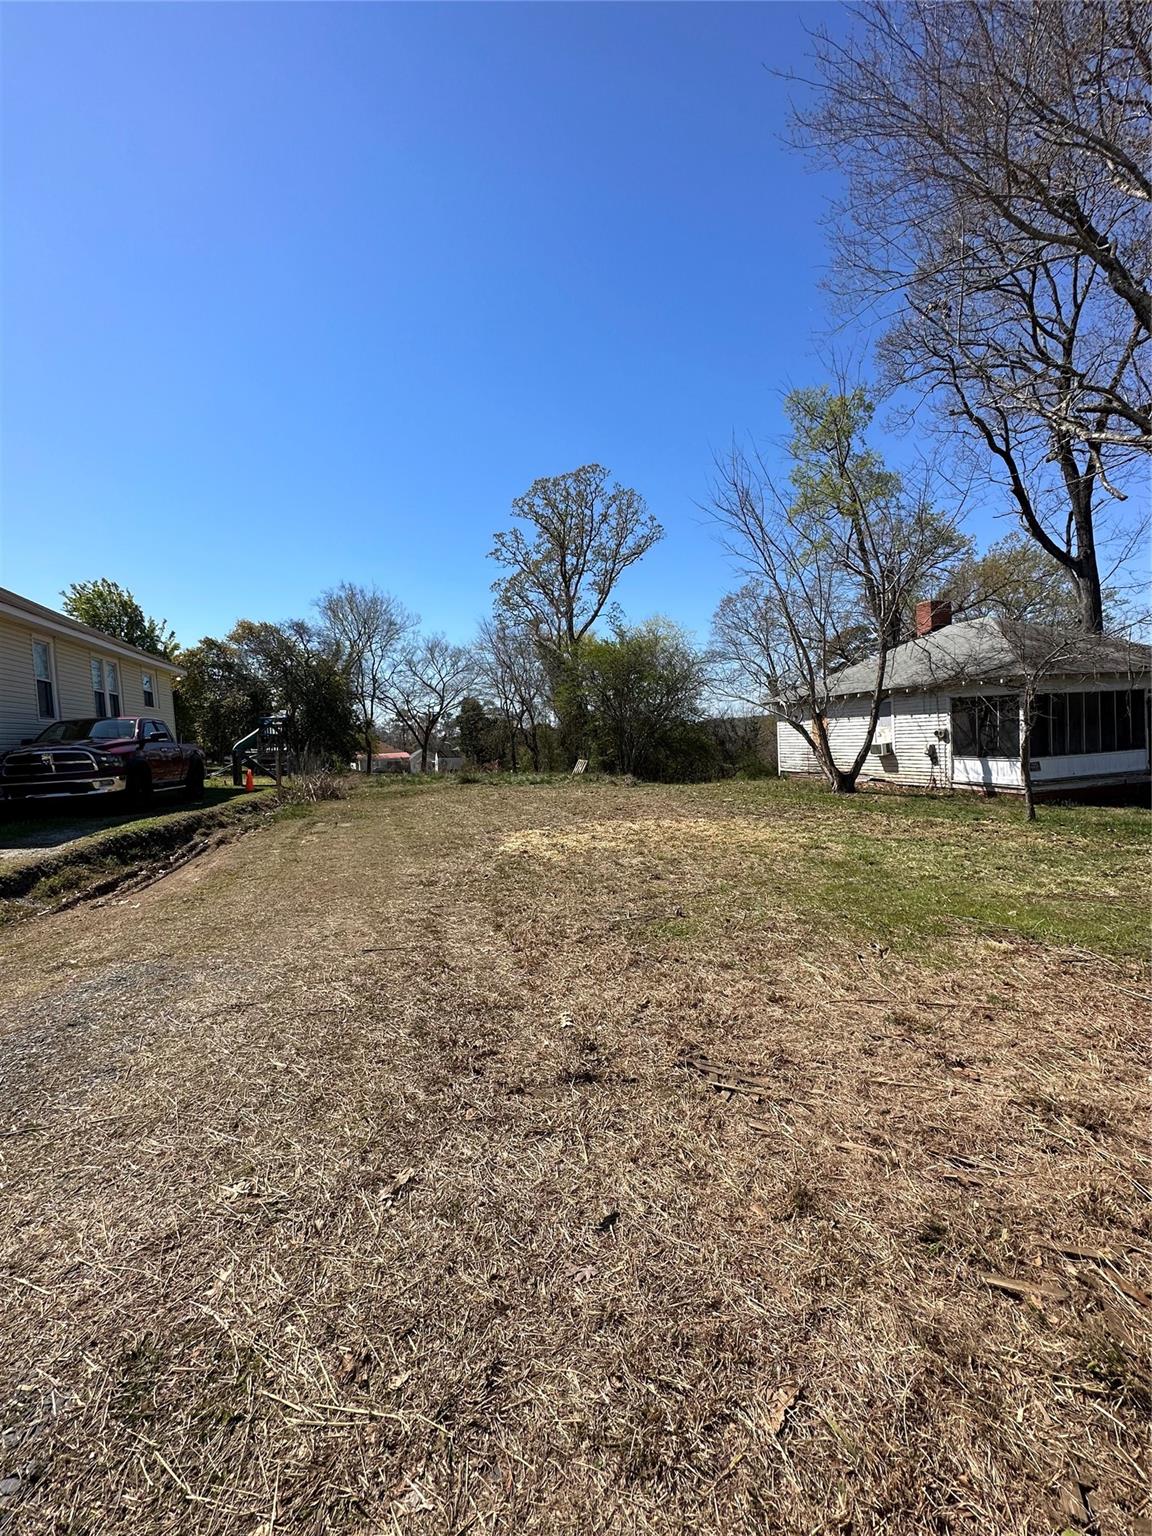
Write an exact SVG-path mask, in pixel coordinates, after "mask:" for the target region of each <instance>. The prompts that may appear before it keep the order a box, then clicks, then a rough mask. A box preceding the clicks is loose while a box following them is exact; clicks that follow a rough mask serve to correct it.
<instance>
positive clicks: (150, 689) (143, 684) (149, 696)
mask: <svg viewBox="0 0 1152 1536" xmlns="http://www.w3.org/2000/svg"><path fill="white" fill-rule="evenodd" d="M140 691H141V693H142V694H143V695H144V708H145V709H155V708H156V674H155V672H144V671H141V673H140Z"/></svg>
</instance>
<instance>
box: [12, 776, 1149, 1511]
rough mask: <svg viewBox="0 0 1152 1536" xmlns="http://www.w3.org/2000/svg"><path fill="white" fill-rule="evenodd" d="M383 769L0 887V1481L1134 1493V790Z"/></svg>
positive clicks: (1125, 1505) (440, 1506)
mask: <svg viewBox="0 0 1152 1536" xmlns="http://www.w3.org/2000/svg"><path fill="white" fill-rule="evenodd" d="M1041 818H1042V819H1041V821H1040V822H1039V824H1038V825H1037V826H1035V827H1032V828H1029V827H1026V826H1025V825H1024V824H1023V823H1022V821H1021V820H1020V819H1019V810H1018V808H1017V807H1015V806H1012V805H1009V804H1007V803H1003V802H992V803H987V802H979V801H951V800H949V801H945V800H939V801H936V800H911V799H909V800H896V799H893V798H887V797H881V796H878V795H877V796H860V797H858V798H855V799H849V800H842V801H841V800H832V799H830V798H829V797H828V796H826V795H824V794H823V793H821V792H819V791H816V790H813V789H810V788H807V787H796V786H791V785H782V784H778V783H774V782H763V783H749V784H724V785H702V786H690V787H682V786H629V785H624V784H614V783H609V782H597V781H595V780H592V779H589V780H586V781H584V782H580V781H575V782H574V781H570V780H560V781H548V780H546V779H541V780H539V781H537V782H526V781H521V782H518V783H515V784H512V783H509V782H507V781H501V780H495V779H492V780H489V779H484V780H481V781H480V782H476V783H460V782H455V781H452V780H445V781H434V780H433V781H421V780H408V779H405V780H397V781H388V782H383V781H382V782H380V783H378V784H371V785H363V786H358V787H357V789H356V791H355V792H354V794H353V795H352V797H351V798H350V799H348V800H346V801H341V802H329V803H323V804H320V805H317V806H315V807H312V808H310V810H309V812H308V814H305V815H302V816H299V817H296V816H287V817H282V818H280V819H275V820H272V819H269V821H268V822H267V824H266V825H264V826H263V829H262V830H260V831H259V832H257V833H254V834H253V835H251V836H248V837H245V838H244V839H243V841H241V842H237V843H222V844H221V845H219V846H217V847H214V848H212V849H211V850H210V851H209V852H208V853H206V854H205V855H204V856H203V857H202V858H200V859H198V860H196V861H194V862H192V863H189V864H186V865H185V866H184V867H182V868H180V869H179V870H177V871H176V872H174V873H173V874H171V875H169V876H168V877H167V878H165V879H163V880H161V881H159V882H157V883H155V884H153V885H151V886H149V887H147V888H144V889H141V890H139V891H135V892H132V893H131V894H130V896H129V897H128V898H126V899H122V900H121V899H116V900H112V901H110V902H109V903H108V904H107V905H105V906H102V907H95V906H91V905H89V906H80V907H75V908H73V909H72V910H70V911H67V912H63V913H59V914H56V915H53V916H51V917H48V918H44V919H37V920H34V921H28V922H22V923H19V924H15V925H13V926H12V927H10V928H9V929H7V930H5V931H4V932H2V933H0V945H2V946H3V953H2V955H0V965H2V967H3V973H4V976H5V982H6V985H5V989H4V996H3V999H2V1000H0V1055H2V1058H3V1060H4V1062H5V1082H6V1093H5V1095H4V1096H3V1099H2V1103H3V1109H2V1111H0V1148H2V1149H3V1159H4V1169H5V1176H6V1200H5V1202H4V1204H3V1206H2V1207H0V1274H2V1275H3V1277H4V1283H5V1285H6V1287H7V1291H8V1294H9V1296H10V1305H9V1307H8V1309H7V1312H6V1314H5V1324H4V1327H5V1344H6V1348H5V1350H4V1351H3V1353H2V1354H0V1375H2V1376H4V1377H5V1378H6V1379H5V1381H4V1382H3V1383H2V1384H0V1403H3V1404H4V1405H5V1406H4V1407H3V1410H2V1421H0V1430H2V1431H3V1438H2V1441H0V1446H2V1447H3V1455H4V1457H5V1460H4V1462H3V1463H2V1464H0V1501H3V1502H0V1522H2V1520H3V1518H4V1517H5V1516H8V1517H9V1518H10V1519H11V1520H12V1521H13V1522H14V1529H19V1530H20V1531H21V1532H22V1533H23V1532H28V1533H31V1536H58V1533H61V1532H63V1531H69V1532H72V1533H76V1536H79V1533H86V1536H87V1533H91V1536H95V1533H99V1536H160V1533H161V1532H165V1533H168V1532H176V1531H179V1532H182V1533H183V1532H192V1533H196V1536H200V1533H203V1536H223V1533H232V1532H241V1533H248V1536H256V1533H260V1536H281V1533H289V1532H293V1533H294V1532H300V1533H305V1532H307V1533H317V1536H319V1533H321V1532H324V1533H327V1532H339V1533H348V1536H368V1533H374V1532H377V1531H379V1532H388V1533H393V1532H395V1533H407V1532H411V1533H426V1536H449V1533H451V1536H465V1533H468V1536H480V1533H490V1536H504V1533H512V1532H515V1533H517V1536H521V1533H525V1536H610V1533H611V1536H617V1533H635V1536H685V1533H689V1532H691V1533H699V1536H704V1533H713V1532H724V1533H725V1536H728V1533H738V1536H753V1533H755V1536H766V1533H768V1532H771V1533H772V1536H801V1533H803V1536H813V1533H828V1536H832V1533H835V1536H926V1533H930V1536H1040V1533H1049V1532H1051V1533H1061V1532H1064V1531H1067V1530H1071V1531H1079V1532H1084V1533H1089V1532H1091V1533H1095V1536H1130V1533H1132V1532H1133V1531H1135V1530H1137V1529H1139V1528H1140V1527H1139V1524H1138V1522H1139V1520H1140V1519H1142V1518H1143V1517H1144V1515H1145V1513H1146V1503H1145V1489H1144V1485H1143V1457H1144V1452H1145V1448H1146V1428H1147V1421H1148V1414H1149V1411H1150V1408H1152V1379H1150V1377H1149V1373H1148V1369H1147V1361H1146V1352H1145V1349H1144V1341H1145V1340H1146V1337H1147V1330H1148V1320H1149V1309H1150V1307H1152V1301H1150V1298H1149V1291H1150V1289H1152V1223H1150V1221H1149V1216H1148V1198H1149V1184H1150V1175H1149V1165H1148V1158H1147V1145H1146V1143H1147V1137H1146V1129H1147V1123H1148V1120H1147V1117H1148V1110H1149V1103H1148V1093H1147V1086H1146V1068H1147V1064H1148V1061H1147V1058H1148V1037H1149V1027H1148V1026H1149V1006H1148V1000H1149V995H1150V991H1152V984H1150V980H1149V969H1148V965H1147V956H1146V945H1145V942H1144V935H1145V922H1146V914H1147V894H1146V891H1147V879H1146V876H1147V852H1148V847H1147V832H1146V828H1147V826H1148V821H1147V818H1146V817H1144V816H1143V815H1142V814H1140V813H1138V812H1133V811H1092V810H1079V809H1077V810H1062V809H1052V810H1042V812H1041Z"/></svg>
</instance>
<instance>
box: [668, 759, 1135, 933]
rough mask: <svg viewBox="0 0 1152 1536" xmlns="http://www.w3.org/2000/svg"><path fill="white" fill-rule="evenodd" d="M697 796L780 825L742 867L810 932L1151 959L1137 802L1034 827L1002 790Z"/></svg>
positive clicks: (1049, 809)
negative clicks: (974, 940) (980, 940)
mask: <svg viewBox="0 0 1152 1536" xmlns="http://www.w3.org/2000/svg"><path fill="white" fill-rule="evenodd" d="M696 793H698V794H702V795H703V796H704V797H705V798H707V799H710V800H712V801H713V802H714V803H716V802H718V808H719V805H720V804H722V805H724V806H725V808H728V809H731V810H734V811H736V812H737V814H740V813H743V814H744V815H746V816H748V817H749V819H750V823H751V824H753V825H755V824H759V825H761V826H762V819H763V818H768V819H770V821H771V822H772V823H773V824H775V825H777V826H778V827H779V829H780V833H781V845H782V846H780V847H774V846H773V843H772V840H771V839H769V840H767V841H765V840H764V839H763V838H757V839H756V840H755V842H754V843H751V842H750V844H749V847H748V873H749V875H750V876H751V878H752V879H753V881H754V882H755V884H756V885H757V886H758V888H759V889H760V891H761V893H762V898H763V900H764V902H765V905H766V907H767V908H769V909H770V908H771V907H772V906H775V905H778V904H779V903H780V902H781V901H786V902H787V903H788V905H789V906H791V907H792V908H793V910H795V911H797V912H798V913H801V914H802V915H803V916H804V917H805V918H806V919H807V920H808V921H809V922H810V923H811V924H812V925H813V926H814V927H817V928H838V929H841V930H844V931H847V932H850V933H855V934H858V935H859V936H860V937H861V938H868V939H873V940H881V941H883V942H888V943H903V942H907V941H916V940H921V939H925V938H929V939H931V938H945V937H949V936H953V937H954V936H956V935H957V934H959V933H964V932H967V933H970V934H976V933H983V934H987V935H994V934H997V933H1003V934H1005V935H1011V936H1013V937H1020V938H1026V939H1032V940H1036V941H1039V942H1042V943H1046V944H1054V945H1079V946H1082V947H1084V948H1086V949H1093V950H1103V951H1106V952H1110V953H1115V954H1127V955H1142V956H1143V955H1147V954H1148V950H1149V906H1148V901H1147V895H1146V892H1147V888H1148V876H1149V846H1150V845H1149V831H1150V828H1152V819H1150V817H1149V815H1148V813H1147V812H1146V811H1143V810H1140V809H1138V808H1132V807H1121V808H1113V807H1093V806H1065V805H1060V806H1045V807H1043V808H1042V809H1041V810H1040V813H1039V819H1038V820H1037V821H1036V822H1034V823H1032V824H1029V823H1028V822H1026V821H1025V820H1024V817H1023V810H1022V807H1021V805H1020V804H1019V802H1018V801H1009V800H1004V799H1000V800H995V801H986V800H981V799H977V798H975V797H967V796H949V797H943V796H941V797H938V798H937V797H931V798H930V797H927V796H914V795H892V794H860V795H854V796H846V797H838V796H833V795H831V794H829V793H827V792H826V791H824V790H822V789H819V788H816V787H813V786H811V785H798V784H790V783H782V782H779V781H777V782H770V783H749V784H740V785H733V784H727V785H710V786H707V787H706V788H705V789H704V790H702V791H697V792H696ZM757 865H759V866H761V867H760V869H759V870H757V868H756V866H757Z"/></svg>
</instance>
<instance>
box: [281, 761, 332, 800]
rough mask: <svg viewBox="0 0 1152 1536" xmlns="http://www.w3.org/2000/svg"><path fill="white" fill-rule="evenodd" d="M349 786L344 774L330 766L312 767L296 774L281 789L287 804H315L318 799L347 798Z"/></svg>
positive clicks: (282, 797)
mask: <svg viewBox="0 0 1152 1536" xmlns="http://www.w3.org/2000/svg"><path fill="white" fill-rule="evenodd" d="M347 798H348V787H347V784H346V783H345V780H344V777H343V775H340V774H335V773H333V772H332V771H331V769H329V768H311V769H307V770H306V771H304V772H303V773H297V774H294V775H293V777H292V778H291V779H288V780H287V781H286V782H285V783H284V785H283V786H282V788H281V790H280V799H281V800H282V801H283V802H284V803H285V804H286V805H293V804H296V805H299V804H314V803H315V802H316V801H318V800H346V799H347Z"/></svg>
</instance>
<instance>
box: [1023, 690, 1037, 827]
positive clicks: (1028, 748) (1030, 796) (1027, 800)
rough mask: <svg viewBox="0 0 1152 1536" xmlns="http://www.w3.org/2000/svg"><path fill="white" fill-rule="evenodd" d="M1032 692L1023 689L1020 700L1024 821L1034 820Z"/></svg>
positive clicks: (1033, 710)
mask: <svg viewBox="0 0 1152 1536" xmlns="http://www.w3.org/2000/svg"><path fill="white" fill-rule="evenodd" d="M1035 707H1036V706H1035V702H1034V699H1033V690H1032V689H1030V688H1027V689H1025V691H1024V694H1023V697H1022V699H1021V709H1022V719H1021V725H1020V782H1021V784H1023V786H1024V820H1025V821H1035V820H1036V795H1035V791H1034V789H1033V785H1032V763H1031V753H1032V716H1033V714H1034V713H1035Z"/></svg>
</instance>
